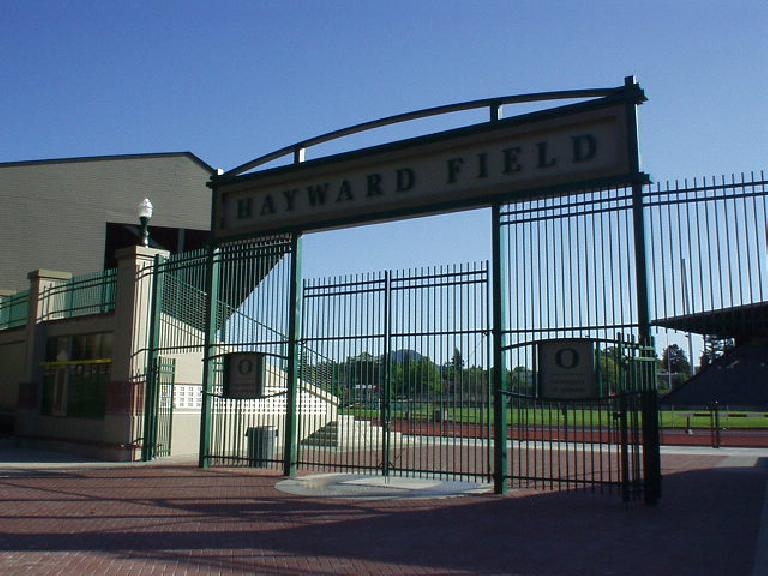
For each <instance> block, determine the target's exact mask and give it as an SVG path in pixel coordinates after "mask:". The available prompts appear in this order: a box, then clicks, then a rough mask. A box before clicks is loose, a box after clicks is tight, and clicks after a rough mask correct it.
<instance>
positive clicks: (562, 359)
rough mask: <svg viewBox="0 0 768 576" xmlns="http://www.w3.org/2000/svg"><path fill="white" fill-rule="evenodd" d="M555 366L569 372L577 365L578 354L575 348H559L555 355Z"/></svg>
mask: <svg viewBox="0 0 768 576" xmlns="http://www.w3.org/2000/svg"><path fill="white" fill-rule="evenodd" d="M555 364H557V366H558V367H560V368H564V369H566V370H571V369H573V368H576V367H577V366H578V365H579V353H578V351H577V350H576V349H575V348H561V349H560V350H558V351H557V352H556V353H555Z"/></svg>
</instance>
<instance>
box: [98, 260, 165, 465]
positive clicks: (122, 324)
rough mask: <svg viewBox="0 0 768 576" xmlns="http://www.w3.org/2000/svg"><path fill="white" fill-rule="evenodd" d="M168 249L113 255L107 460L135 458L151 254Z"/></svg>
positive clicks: (139, 428) (139, 430)
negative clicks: (114, 274) (111, 450)
mask: <svg viewBox="0 0 768 576" xmlns="http://www.w3.org/2000/svg"><path fill="white" fill-rule="evenodd" d="M158 254H160V255H163V256H167V255H168V251H166V250H157V249H155V248H144V247H142V246H131V247H129V248H124V249H122V250H118V251H117V254H116V256H117V286H116V294H115V322H114V336H113V341H112V377H111V382H110V383H109V388H108V389H107V396H106V406H105V414H104V437H103V439H102V440H103V442H104V443H105V444H106V445H109V446H121V447H122V449H121V451H120V453H118V454H114V455H109V457H110V459H115V460H121V461H132V460H136V459H138V457H139V453H140V450H139V448H138V440H139V439H140V438H141V436H142V434H143V423H142V414H143V411H144V405H143V393H144V386H145V370H146V360H147V354H146V348H147V337H148V333H149V312H150V306H151V298H152V281H153V278H152V265H153V263H154V258H155V256H156V255H158Z"/></svg>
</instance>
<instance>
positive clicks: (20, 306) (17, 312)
mask: <svg viewBox="0 0 768 576" xmlns="http://www.w3.org/2000/svg"><path fill="white" fill-rule="evenodd" d="M28 315H29V290H22V291H19V292H16V294H13V295H11V296H0V330H7V329H9V328H16V327H18V326H24V325H25V324H26V323H27V316H28Z"/></svg>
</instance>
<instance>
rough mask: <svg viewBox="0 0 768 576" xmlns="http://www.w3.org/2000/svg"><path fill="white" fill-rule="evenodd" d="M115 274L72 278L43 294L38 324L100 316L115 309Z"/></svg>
mask: <svg viewBox="0 0 768 576" xmlns="http://www.w3.org/2000/svg"><path fill="white" fill-rule="evenodd" d="M116 282H117V270H116V269H115V268H111V269H108V270H104V271H102V272H94V273H91V274H83V275H80V276H74V277H73V278H71V279H70V280H67V281H65V282H62V283H61V284H56V285H54V286H51V287H49V288H46V289H45V290H43V293H42V294H41V301H42V315H41V319H42V320H59V319H63V318H72V317H75V316H86V315H89V314H104V313H106V312H111V311H112V310H114V309H115V286H116Z"/></svg>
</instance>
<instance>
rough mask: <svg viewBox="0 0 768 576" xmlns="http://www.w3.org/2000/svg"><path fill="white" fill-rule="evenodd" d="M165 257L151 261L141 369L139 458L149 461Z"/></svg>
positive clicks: (154, 418)
mask: <svg viewBox="0 0 768 576" xmlns="http://www.w3.org/2000/svg"><path fill="white" fill-rule="evenodd" d="M163 261H164V258H163V257H162V256H161V255H160V254H158V255H156V256H155V261H154V263H153V264H152V292H151V294H152V296H151V304H150V311H151V312H150V320H149V339H148V341H147V364H146V367H145V369H144V374H145V376H144V378H145V380H146V384H145V385H144V442H143V443H142V446H141V460H142V461H143V462H149V461H150V460H152V459H153V458H154V457H155V448H156V446H157V401H158V398H157V394H158V365H157V364H158V357H159V355H160V353H159V350H158V348H159V347H160V314H161V313H162V308H163V284H164V282H165V275H164V274H163V273H162V270H161V268H162V264H163Z"/></svg>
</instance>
